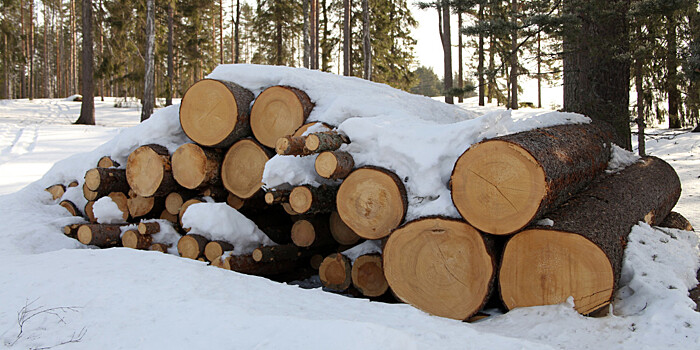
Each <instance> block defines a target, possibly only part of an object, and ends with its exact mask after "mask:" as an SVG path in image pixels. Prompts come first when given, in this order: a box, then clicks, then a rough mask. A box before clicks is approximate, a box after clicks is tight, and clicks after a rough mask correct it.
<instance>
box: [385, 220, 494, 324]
mask: <svg viewBox="0 0 700 350" xmlns="http://www.w3.org/2000/svg"><path fill="white" fill-rule="evenodd" d="M383 258H384V274H385V276H386V280H387V281H388V283H389V286H391V290H392V291H393V292H394V294H395V295H396V296H397V297H398V298H399V299H401V300H402V301H404V302H406V303H409V304H411V305H413V306H415V307H417V308H419V309H421V310H423V311H425V312H427V313H430V314H433V315H436V316H442V317H448V318H453V319H457V320H465V319H467V318H469V317H470V316H471V315H473V314H474V313H476V312H477V311H479V310H480V309H481V308H482V307H483V306H484V304H485V303H486V301H487V299H488V298H489V295H490V293H491V290H492V284H493V282H494V277H495V275H496V273H495V269H496V267H495V263H496V262H495V258H494V247H493V243H492V242H491V241H490V240H488V239H486V240H485V239H484V237H482V235H481V234H480V233H479V232H478V231H477V230H476V229H474V228H473V227H472V226H470V225H469V224H467V223H465V222H463V221H461V220H455V219H445V218H441V217H427V218H421V219H416V220H414V221H411V222H409V223H407V224H406V225H404V226H402V227H400V228H398V229H396V230H395V231H394V232H393V233H392V234H391V236H389V239H388V240H387V242H386V245H385V246H384V252H383Z"/></svg>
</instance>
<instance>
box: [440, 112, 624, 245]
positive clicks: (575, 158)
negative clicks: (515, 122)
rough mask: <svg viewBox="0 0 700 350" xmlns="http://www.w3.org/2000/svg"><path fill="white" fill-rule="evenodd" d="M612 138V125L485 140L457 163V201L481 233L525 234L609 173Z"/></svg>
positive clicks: (537, 131) (452, 180)
mask: <svg viewBox="0 0 700 350" xmlns="http://www.w3.org/2000/svg"><path fill="white" fill-rule="evenodd" d="M612 138H613V133H612V130H611V129H610V128H608V127H605V126H601V125H598V124H570V125H559V126H553V127H549V128H542V129H535V130H530V131H525V132H521V133H517V134H512V135H506V136H502V137H498V138H495V139H490V140H486V141H483V142H481V143H478V144H476V145H473V146H472V147H471V148H469V149H468V150H467V151H466V152H464V154H462V155H461V156H460V157H459V159H458V160H457V162H456V163H455V166H454V169H453V171H452V176H451V178H450V183H451V189H452V201H453V202H454V204H455V206H456V207H457V210H458V211H459V213H460V214H461V215H462V217H463V218H464V219H465V220H467V222H469V223H470V224H471V225H472V226H474V227H475V228H477V229H479V230H481V231H484V232H488V233H491V234H501V235H502V234H511V233H513V232H516V231H519V230H521V229H522V228H523V227H525V226H527V225H528V224H529V223H531V222H532V221H533V220H535V219H538V218H540V217H541V216H542V215H543V214H544V213H545V212H547V211H549V210H552V209H554V208H556V207H557V206H559V205H560V204H562V203H564V202H565V201H566V200H567V199H568V198H570V197H571V196H572V195H574V194H575V193H576V192H578V191H580V190H581V189H583V188H584V187H585V186H586V185H588V184H589V183H590V182H591V181H592V180H593V179H594V178H595V177H596V176H597V175H598V174H600V173H601V172H602V171H603V170H605V168H606V167H607V165H608V161H609V159H610V150H611V147H610V142H611V140H612Z"/></svg>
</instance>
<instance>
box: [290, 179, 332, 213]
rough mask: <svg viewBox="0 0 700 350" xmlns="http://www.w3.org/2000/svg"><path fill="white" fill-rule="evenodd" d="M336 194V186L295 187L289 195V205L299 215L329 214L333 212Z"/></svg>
mask: <svg viewBox="0 0 700 350" xmlns="http://www.w3.org/2000/svg"><path fill="white" fill-rule="evenodd" d="M337 192H338V187H337V186H329V185H321V186H319V187H313V186H310V185H302V186H297V187H295V188H294V189H293V190H292V192H291V193H290V194H289V204H290V205H291V207H292V210H294V211H295V212H297V213H299V214H317V213H330V212H331V211H333V210H335V196H336V193H337Z"/></svg>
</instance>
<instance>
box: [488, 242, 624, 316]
mask: <svg viewBox="0 0 700 350" xmlns="http://www.w3.org/2000/svg"><path fill="white" fill-rule="evenodd" d="M499 283H500V290H501V298H502V299H503V302H504V304H505V305H506V307H507V308H508V309H513V308H516V307H524V306H535V305H549V304H558V303H562V302H564V301H566V298H568V297H569V296H573V297H574V304H575V308H576V310H577V311H578V312H580V313H582V314H589V313H591V312H593V311H596V310H598V309H600V308H602V307H604V306H606V305H608V304H609V303H610V300H611V298H612V293H613V287H614V276H613V267H612V265H611V264H610V260H609V259H608V257H607V255H606V254H605V253H604V252H603V251H602V250H601V249H600V248H599V247H598V246H597V245H595V244H594V243H593V242H591V241H589V240H588V239H586V238H585V237H583V236H581V235H578V234H573V233H569V232H563V231H554V230H539V229H533V230H526V231H523V232H521V233H518V234H517V235H515V236H514V237H513V238H511V239H510V241H508V244H507V245H506V247H505V250H504V252H503V261H502V264H501V269H500V272H499Z"/></svg>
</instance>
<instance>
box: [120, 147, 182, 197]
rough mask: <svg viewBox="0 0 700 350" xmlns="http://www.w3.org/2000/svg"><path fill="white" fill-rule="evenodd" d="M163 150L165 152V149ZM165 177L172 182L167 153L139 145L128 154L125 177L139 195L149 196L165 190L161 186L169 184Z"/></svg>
mask: <svg viewBox="0 0 700 350" xmlns="http://www.w3.org/2000/svg"><path fill="white" fill-rule="evenodd" d="M165 152H166V153H167V150H165ZM167 178H170V179H171V180H172V182H174V179H172V173H171V172H170V160H169V157H168V155H167V154H159V153H157V152H156V151H155V150H154V149H153V148H152V147H150V146H141V147H139V148H137V149H136V150H134V151H133V152H131V154H130V155H129V158H128V160H127V165H126V179H127V181H128V183H129V186H131V189H132V190H133V191H134V192H135V193H136V194H138V195H139V196H142V197H151V196H153V195H158V194H159V192H162V191H166V189H161V187H162V186H163V185H166V186H167V185H171V184H168V183H167V182H168V181H167V180H168V179H167ZM167 190H169V189H167ZM167 192H169V191H167ZM167 192H166V193H167ZM163 195H164V193H163Z"/></svg>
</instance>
